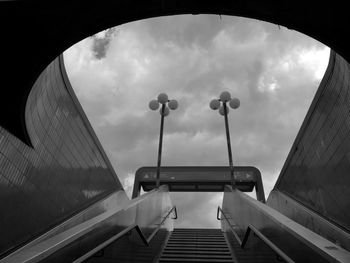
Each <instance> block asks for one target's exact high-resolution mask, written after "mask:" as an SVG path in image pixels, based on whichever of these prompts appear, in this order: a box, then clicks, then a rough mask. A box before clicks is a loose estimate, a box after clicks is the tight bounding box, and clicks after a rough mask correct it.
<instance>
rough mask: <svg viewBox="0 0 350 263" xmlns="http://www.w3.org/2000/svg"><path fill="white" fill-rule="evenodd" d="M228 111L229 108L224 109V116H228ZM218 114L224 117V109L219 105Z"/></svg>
mask: <svg viewBox="0 0 350 263" xmlns="http://www.w3.org/2000/svg"><path fill="white" fill-rule="evenodd" d="M229 111H230V108H229V107H226V114H228V113H229ZM219 113H220V115H222V116H225V108H224V105H221V106H220V108H219Z"/></svg>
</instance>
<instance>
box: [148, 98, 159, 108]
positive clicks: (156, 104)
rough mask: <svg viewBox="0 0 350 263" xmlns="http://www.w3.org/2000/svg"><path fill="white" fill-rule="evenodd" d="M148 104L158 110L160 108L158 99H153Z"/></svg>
mask: <svg viewBox="0 0 350 263" xmlns="http://www.w3.org/2000/svg"><path fill="white" fill-rule="evenodd" d="M148 106H149V108H150V109H151V110H158V108H159V102H158V100H151V101H150V102H149V104H148Z"/></svg>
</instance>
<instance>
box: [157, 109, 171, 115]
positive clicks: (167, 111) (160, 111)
mask: <svg viewBox="0 0 350 263" xmlns="http://www.w3.org/2000/svg"><path fill="white" fill-rule="evenodd" d="M159 113H160V115H162V109H160V110H159ZM169 113H170V110H169V108H168V107H165V108H164V117H166V116H168V115H169Z"/></svg>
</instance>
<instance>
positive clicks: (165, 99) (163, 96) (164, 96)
mask: <svg viewBox="0 0 350 263" xmlns="http://www.w3.org/2000/svg"><path fill="white" fill-rule="evenodd" d="M158 102H159V103H161V104H165V103H167V102H168V95H167V94H165V93H160V94H159V95H158Z"/></svg>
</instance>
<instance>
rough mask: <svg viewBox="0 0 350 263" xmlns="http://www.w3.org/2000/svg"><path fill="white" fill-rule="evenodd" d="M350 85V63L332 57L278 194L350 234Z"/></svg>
mask: <svg viewBox="0 0 350 263" xmlns="http://www.w3.org/2000/svg"><path fill="white" fill-rule="evenodd" d="M349 85H350V66H349V64H348V63H347V62H346V61H345V60H344V59H343V58H342V57H340V56H339V55H337V54H336V53H335V52H332V53H331V57H330V62H329V65H328V68H327V71H326V74H325V76H324V78H323V80H322V82H321V84H320V88H319V90H318V91H317V94H316V96H315V99H314V101H313V102H312V105H311V107H310V109H309V112H308V114H307V116H306V118H305V120H304V123H303V125H302V127H301V129H300V131H299V134H298V136H297V138H296V140H295V142H294V145H293V147H292V149H291V152H290V153H289V156H288V158H287V160H286V163H285V165H284V167H283V169H282V172H281V174H280V177H279V180H278V181H277V183H276V186H275V190H277V191H281V192H283V193H285V194H286V195H288V196H289V197H291V198H293V199H294V200H297V201H299V202H300V203H301V204H303V205H305V206H306V207H308V208H310V209H311V210H313V211H314V212H316V213H317V214H319V215H321V216H322V217H324V218H326V219H327V220H329V221H331V222H333V223H334V224H336V225H337V226H339V227H341V228H342V229H345V230H346V231H348V232H350V213H349V208H350V174H349V171H350V92H349V89H350V86H349ZM268 203H269V202H268ZM276 209H277V208H276Z"/></svg>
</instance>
